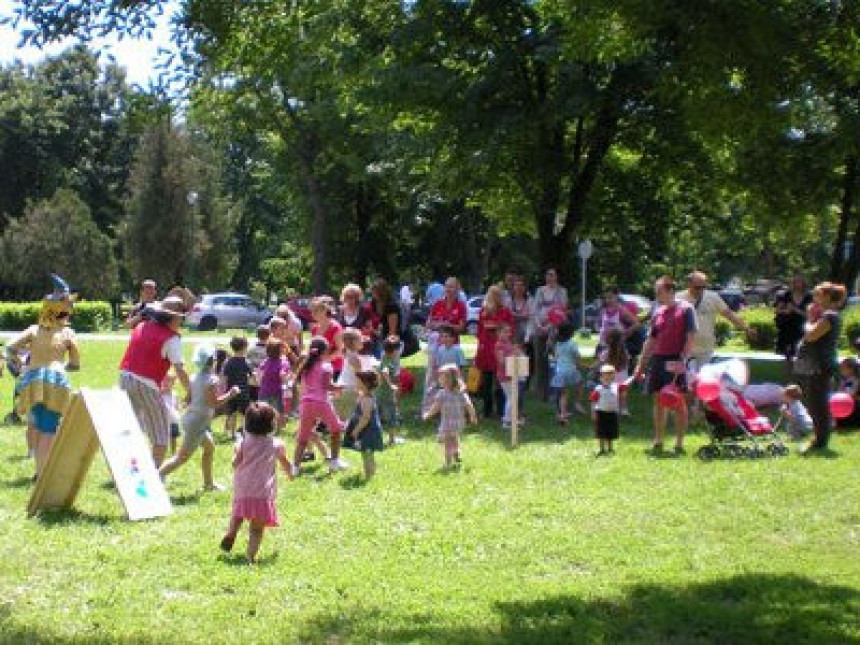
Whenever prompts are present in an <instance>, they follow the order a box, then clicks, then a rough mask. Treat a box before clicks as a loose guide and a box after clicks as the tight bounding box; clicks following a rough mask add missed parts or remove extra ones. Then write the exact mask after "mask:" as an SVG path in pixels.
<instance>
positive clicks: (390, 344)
mask: <svg viewBox="0 0 860 645" xmlns="http://www.w3.org/2000/svg"><path fill="white" fill-rule="evenodd" d="M401 347H402V344H401V342H400V340H399V339H398V338H397V336H389V337H388V338H386V339H385V341H384V342H383V343H382V361H381V362H380V363H379V376H380V382H379V390H378V391H377V395H376V400H377V404H378V407H379V417H380V421H382V426H383V427H384V428H385V429H386V430H387V431H388V445H389V446H393V445H395V444H397V443H403V439H402V438H401V437H398V436H397V428H399V427H400V423H401V420H400V400H399V396H400V386H399V383H400V348H401Z"/></svg>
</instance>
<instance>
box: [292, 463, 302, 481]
mask: <svg viewBox="0 0 860 645" xmlns="http://www.w3.org/2000/svg"><path fill="white" fill-rule="evenodd" d="M290 474H291V475H292V476H293V479H295V478H296V477H298V476H299V475H301V474H302V469H301V468H299V467H298V466H295V465H293V466H290Z"/></svg>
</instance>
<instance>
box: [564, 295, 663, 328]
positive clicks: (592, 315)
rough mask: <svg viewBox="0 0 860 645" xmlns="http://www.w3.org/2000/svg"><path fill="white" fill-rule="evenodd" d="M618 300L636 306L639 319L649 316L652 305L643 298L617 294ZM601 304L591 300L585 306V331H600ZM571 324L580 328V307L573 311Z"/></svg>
mask: <svg viewBox="0 0 860 645" xmlns="http://www.w3.org/2000/svg"><path fill="white" fill-rule="evenodd" d="M618 299H619V300H620V301H621V303H622V304H624V305H628V304H632V305H635V306H636V315H637V316H639V317H640V318H641V317H642V316H643V315H645V316H646V317H647V316H648V315H650V312H651V308H652V306H653V303H652V302H651V301H650V300H649V299H648V298H646V297H645V296H638V295H636V294H632V293H622V294H619V296H618ZM602 306H603V304H602V302H601V301H600V299H596V300H593V301H592V302H590V303H588V304H587V305H585V329H589V330H591V331H594V332H597V331H600V310H601V308H602ZM572 321H573V324H574V326H575V327H576V328H580V327H582V307H581V306H580V307H577V308H576V309H574V311H573V317H572Z"/></svg>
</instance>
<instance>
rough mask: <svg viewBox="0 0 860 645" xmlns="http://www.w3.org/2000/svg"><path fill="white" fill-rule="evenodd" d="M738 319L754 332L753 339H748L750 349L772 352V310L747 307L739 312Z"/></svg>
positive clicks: (774, 323)
mask: <svg viewBox="0 0 860 645" xmlns="http://www.w3.org/2000/svg"><path fill="white" fill-rule="evenodd" d="M740 317H741V318H743V319H744V321H746V323H747V324H748V325H749V326H750V327H751V328H752V329H753V330H755V339H748V340H747V344H748V345H749V346H750V347H751V348H752V349H763V350H770V351H773V348H774V347H775V346H776V322H774V319H773V309H771V308H770V307H767V306H764V305H762V306H759V307H748V308H747V309H744V310H742V311H741V312H740Z"/></svg>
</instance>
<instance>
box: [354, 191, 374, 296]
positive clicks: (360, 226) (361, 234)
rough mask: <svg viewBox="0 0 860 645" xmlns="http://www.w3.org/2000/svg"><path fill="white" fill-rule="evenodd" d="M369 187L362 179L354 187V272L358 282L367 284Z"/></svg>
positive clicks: (369, 215) (371, 210)
mask: <svg viewBox="0 0 860 645" xmlns="http://www.w3.org/2000/svg"><path fill="white" fill-rule="evenodd" d="M369 192H370V191H369V189H368V188H367V186H366V185H365V183H364V182H363V181H360V182H358V185H357V186H356V189H355V230H356V239H357V241H358V243H357V246H356V255H355V273H356V278H357V280H358V284H361V285H365V284H367V276H368V274H369V273H370V257H369V256H368V253H367V250H368V249H369V248H370V245H369V244H368V236H369V233H370V219H371V216H372V213H373V209H372V207H371V204H370V198H369V196H368V193H369Z"/></svg>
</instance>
